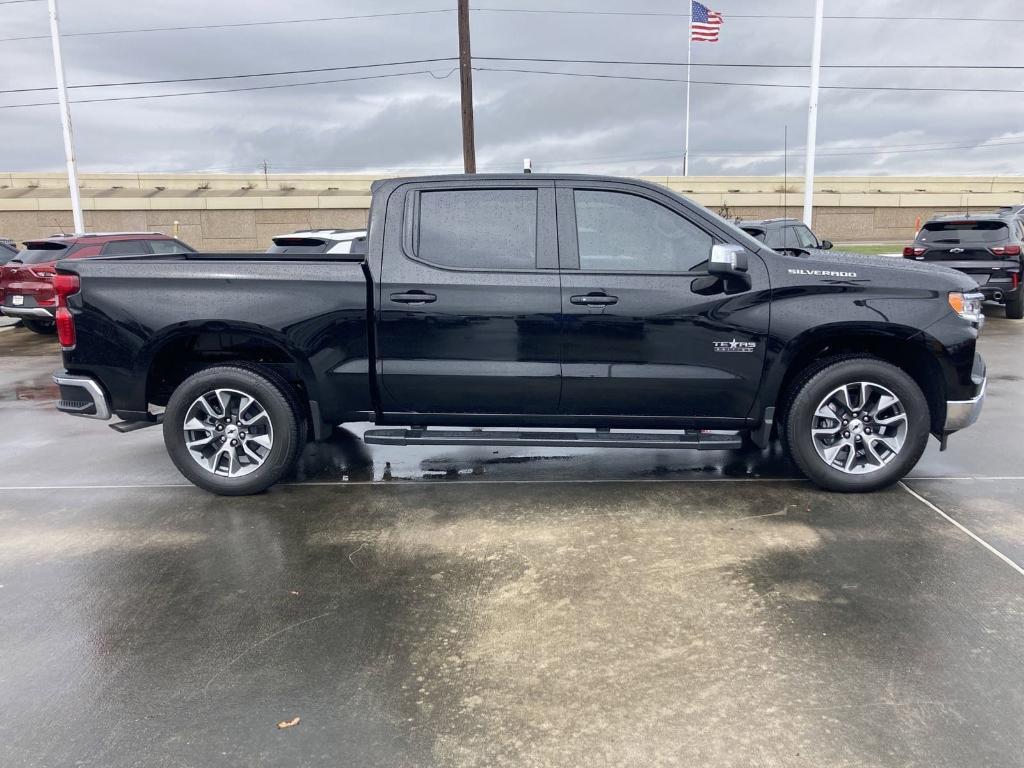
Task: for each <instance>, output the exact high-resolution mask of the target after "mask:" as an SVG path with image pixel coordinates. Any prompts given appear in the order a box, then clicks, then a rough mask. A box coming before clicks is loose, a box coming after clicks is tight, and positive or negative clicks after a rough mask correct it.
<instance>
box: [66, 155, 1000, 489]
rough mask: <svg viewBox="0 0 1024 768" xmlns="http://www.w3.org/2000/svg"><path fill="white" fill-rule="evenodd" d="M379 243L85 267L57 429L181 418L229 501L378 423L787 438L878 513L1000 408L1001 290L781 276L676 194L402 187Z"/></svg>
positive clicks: (450, 183)
mask: <svg viewBox="0 0 1024 768" xmlns="http://www.w3.org/2000/svg"><path fill="white" fill-rule="evenodd" d="M369 233H370V234H369V238H368V243H367V245H368V248H367V254H366V255H365V256H364V255H362V254H344V253H341V254H338V253H308V254H307V253H295V254H291V253H289V254H284V253H262V254H216V253H209V254H206V253H204V254H196V253H184V254H177V255H173V256H154V257H148V258H146V257H144V258H140V259H132V260H127V261H117V260H104V259H95V260H92V261H74V260H66V261H64V262H62V263H61V264H60V265H59V267H58V271H59V274H58V276H57V278H56V281H57V282H56V284H55V285H56V288H57V294H58V297H59V305H60V308H59V309H58V310H57V313H58V314H57V321H58V331H59V337H60V342H61V344H62V346H63V350H64V365H65V368H66V370H64V371H61V372H59V373H58V374H56V376H55V381H56V382H57V384H58V385H59V387H60V398H61V399H60V402H59V403H58V405H57V408H58V409H59V410H61V411H64V412H66V413H70V414H75V415H78V416H88V417H90V418H97V419H109V418H110V416H111V415H112V414H116V415H117V416H118V417H119V418H120V419H122V420H123V422H122V423H120V424H115V428H117V429H119V430H122V431H124V430H130V429H135V428H138V427H140V426H145V425H147V424H154V423H157V422H158V421H159V420H162V423H163V436H164V442H165V444H166V447H167V450H168V452H169V454H170V457H171V459H172V461H173V462H174V464H175V465H176V466H177V468H178V469H179V470H180V471H181V472H182V474H184V475H185V477H187V478H188V479H189V480H191V481H192V482H193V483H195V484H196V485H199V486H201V487H203V488H205V489H207V490H210V491H213V492H215V493H219V494H226V495H239V494H248V493H256V492H258V491H262V490H263V489H265V488H267V487H268V486H270V485H271V484H273V483H274V482H276V481H277V480H278V479H280V478H281V477H283V476H285V474H286V473H287V472H288V471H289V470H290V469H291V468H292V467H293V465H294V464H295V462H296V456H297V455H298V453H299V451H300V449H301V447H302V444H303V442H304V441H306V440H324V439H326V437H327V436H328V435H330V433H331V431H332V429H333V428H334V426H335V425H338V424H342V423H345V422H356V421H373V422H376V423H377V425H378V428H374V429H370V430H368V431H367V432H366V433H365V434H364V440H365V442H367V443H369V444H386V445H412V444H435V445H481V444H482V445H514V446H534V445H547V446H562V447H565V446H606V447H638V448H657V449H671V448H695V449H703V450H709V449H713V450H726V449H735V448H739V447H740V446H741V444H742V441H743V438H744V436H747V437H749V439H750V440H751V441H752V442H753V443H754V444H756V445H758V446H761V447H766V446H767V445H768V442H769V440H770V438H771V436H772V434H773V430H777V431H778V433H779V436H780V437H781V439H782V442H783V443H784V445H785V446H786V447H787V450H788V451H789V453H790V455H791V456H792V457H793V459H794V460H795V462H796V464H797V465H798V466H799V467H800V469H801V470H803V472H804V473H805V474H806V475H807V476H808V477H809V478H811V479H812V480H814V481H815V482H816V483H818V484H819V485H820V486H822V487H824V488H829V489H833V490H838V491H869V490H873V489H876V488H881V487H883V486H886V485H889V484H891V483H893V482H895V481H897V480H898V479H900V478H901V477H903V476H904V475H905V474H906V473H907V472H908V471H910V469H911V468H912V467H913V466H914V465H915V464H916V463H917V460H918V459H919V458H920V456H921V454H922V452H923V451H924V448H925V445H926V443H927V441H928V436H929V433H931V434H933V435H935V436H936V437H937V438H938V439H939V440H940V441H941V442H942V444H943V446H945V442H946V440H947V438H948V437H949V435H950V434H951V433H953V432H956V431H957V430H960V429H963V428H964V427H967V426H969V425H970V424H972V423H973V422H974V421H975V420H976V419H977V417H978V414H979V412H980V409H981V407H982V403H983V401H984V395H985V380H986V377H985V364H984V362H983V361H982V359H981V357H980V356H978V355H977V354H976V351H975V345H976V340H977V337H978V331H979V327H980V324H981V320H982V316H981V295H980V294H979V293H977V283H976V282H975V281H974V279H973V278H971V277H968V276H966V275H963V274H960V273H957V272H954V271H953V270H949V269H944V268H941V267H936V266H933V265H930V264H916V263H913V262H910V261H904V260H902V259H900V260H895V259H876V258H871V257H865V256H860V257H858V256H852V255H839V256H831V255H830V256H829V257H828V258H827V259H826V258H817V257H815V256H813V255H812V256H804V257H802V258H795V257H793V256H790V255H787V254H783V253H778V252H776V251H773V250H771V249H769V248H767V247H766V246H765V245H764V243H762V242H760V241H758V240H756V239H754V238H752V237H750V236H749V235H747V234H746V233H745V232H743V231H742V230H741V229H738V228H737V227H735V226H733V225H732V224H730V223H729V222H727V221H725V220H724V219H722V218H720V217H718V216H716V215H715V214H714V213H711V212H710V211H707V210H706V209H704V208H703V207H701V206H699V205H697V204H695V203H693V202H691V201H690V200H687V199H686V198H684V197H681V196H678V195H676V194H674V193H673V192H671V191H670V190H667V189H665V188H663V187H660V186H657V185H654V184H649V183H646V182H642V181H634V180H626V179H617V178H609V177H595V176H562V175H540V174H530V175H515V176H513V175H507V176H505V175H502V176H498V175H493V176H492V175H479V176H442V177H421V178H409V179H391V180H387V181H382V182H377V183H376V184H374V186H373V193H372V202H371V208H370V226H369ZM125 278H129V279H125ZM256 302H258V304H257V303H256ZM450 318H462V319H465V320H467V321H468V322H460V323H449V322H446V321H447V320H448V319H450ZM638 325H640V326H642V327H640V328H636V326H638ZM624 329H625V330H624ZM151 405H154V406H157V407H161V406H163V407H165V410H164V411H163V413H162V416H157V415H155V414H154V413H153V412H152V411H151V410H150V406H151ZM466 427H469V428H474V429H468V430H467V429H459V428H466ZM498 427H504V428H505V429H495V428H498ZM509 427H512V428H518V429H511V430H510V429H508V428H509ZM527 428H542V429H547V430H549V431H546V432H543V431H542V432H536V431H529V429H527ZM553 428H569V429H571V430H573V431H550V430H551V429H553ZM620 430H625V431H620ZM651 430H660V431H653V432H652V431H651Z"/></svg>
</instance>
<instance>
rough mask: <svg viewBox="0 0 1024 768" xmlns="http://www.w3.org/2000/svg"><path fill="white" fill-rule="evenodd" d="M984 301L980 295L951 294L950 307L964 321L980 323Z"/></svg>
mask: <svg viewBox="0 0 1024 768" xmlns="http://www.w3.org/2000/svg"><path fill="white" fill-rule="evenodd" d="M982 299H984V296H982V295H981V294H980V293H951V294H949V306H950V307H952V308H953V311H954V312H956V313H957V314H958V315H960V317H962V318H963V319H964V320H969V321H971V322H972V323H980V322H981V318H982V314H981V302H982Z"/></svg>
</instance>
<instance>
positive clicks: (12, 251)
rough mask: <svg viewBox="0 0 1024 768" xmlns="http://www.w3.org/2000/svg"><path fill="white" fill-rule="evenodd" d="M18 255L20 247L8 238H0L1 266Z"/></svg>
mask: <svg viewBox="0 0 1024 768" xmlns="http://www.w3.org/2000/svg"><path fill="white" fill-rule="evenodd" d="M17 255H18V246H16V245H15V244H14V241H13V240H8V239H7V238H6V237H0V266H3V265H4V264H6V263H7V262H8V261H10V260H11V259H13V258H14V257H15V256H17Z"/></svg>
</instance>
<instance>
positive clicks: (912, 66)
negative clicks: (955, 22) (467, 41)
mask: <svg viewBox="0 0 1024 768" xmlns="http://www.w3.org/2000/svg"><path fill="white" fill-rule="evenodd" d="M473 59H474V60H476V61H499V62H501V61H509V62H512V61H522V62H527V63H551V64H603V65H614V66H655V67H683V66H686V64H685V62H678V61H636V60H630V59H566V58H541V57H526V56H474V57H473ZM455 60H456V57H454V56H443V57H437V58H432V59H407V60H404V61H391V62H379V63H374V64H350V65H346V66H341V67H318V68H314V69H292V70H280V71H275V72H250V73H242V74H235V75H210V76H203V77H182V78H166V79H162V80H125V81H120V82H105V83H82V84H77V85H70V86H68V87H69V88H74V89H82V88H119V87H123V86H131V85H170V84H175V83H195V82H206V81H211V80H238V79H245V78H256V77H278V76H283V75H302V74H315V73H320V72H336V71H344V70H353V69H373V68H377V67H391V66H408V65H412V64H434V63H439V62H447V61H455ZM692 66H695V67H725V68H741V69H807V67H808V65H806V64H756V63H745V64H744V63H724V64H712V63H694V64H693V65H692ZM822 66H823V67H825V68H833V69H898V70H912V69H923V70H947V69H970V70H1024V65H1017V64H1007V65H999V64H964V65H952V64H950V65H945V64H923V65H916V64H823V65H822ZM480 69H484V68H480ZM484 71H495V72H524V73H531V74H560V75H566V76H578V77H601V78H610V79H629V80H650V81H656V82H657V81H663V82H685V81H680V80H677V79H675V78H663V77H653V76H634V75H611V74H602V73H586V72H578V73H577V72H547V71H545V70H535V69H530V70H526V69H513V68H506V69H493V70H487V69H484ZM692 82H695V83H700V82H701V81H697V80H694V81H692ZM708 84H712V85H761V86H765V87H785V88H798V87H804V86H803V85H797V84H792V85H790V84H779V83H720V82H717V81H716V82H710V81H708ZM822 87H823V88H840V89H855V90H858V89H859V90H963V91H976V90H982V91H983V92H984V90H983V89H974V88H964V89H946V88H943V89H931V88H909V87H907V88H902V87H897V86H886V87H883V86H878V87H875V86H822ZM52 90H54V87H53V86H40V87H34V88H9V89H5V90H0V94H10V93H34V92H41V91H52ZM991 92H998V93H1019V91H1015V90H1005V91H1004V90H996V89H993V90H992V91H991Z"/></svg>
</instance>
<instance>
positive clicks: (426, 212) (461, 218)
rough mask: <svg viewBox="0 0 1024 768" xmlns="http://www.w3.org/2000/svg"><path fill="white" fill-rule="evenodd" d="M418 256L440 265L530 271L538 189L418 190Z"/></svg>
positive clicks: (534, 256) (534, 258) (534, 251)
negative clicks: (419, 191)
mask: <svg viewBox="0 0 1024 768" xmlns="http://www.w3.org/2000/svg"><path fill="white" fill-rule="evenodd" d="M419 199H420V204H419V236H418V238H417V244H416V245H415V246H414V250H415V251H416V255H417V256H418V257H419V258H421V259H423V260H424V261H428V262H430V263H431V264H436V265H438V266H442V267H458V268H462V269H534V268H535V267H536V265H537V190H535V189H474V190H450V191H449V190H445V191H435V192H421V193H420V195H419Z"/></svg>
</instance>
